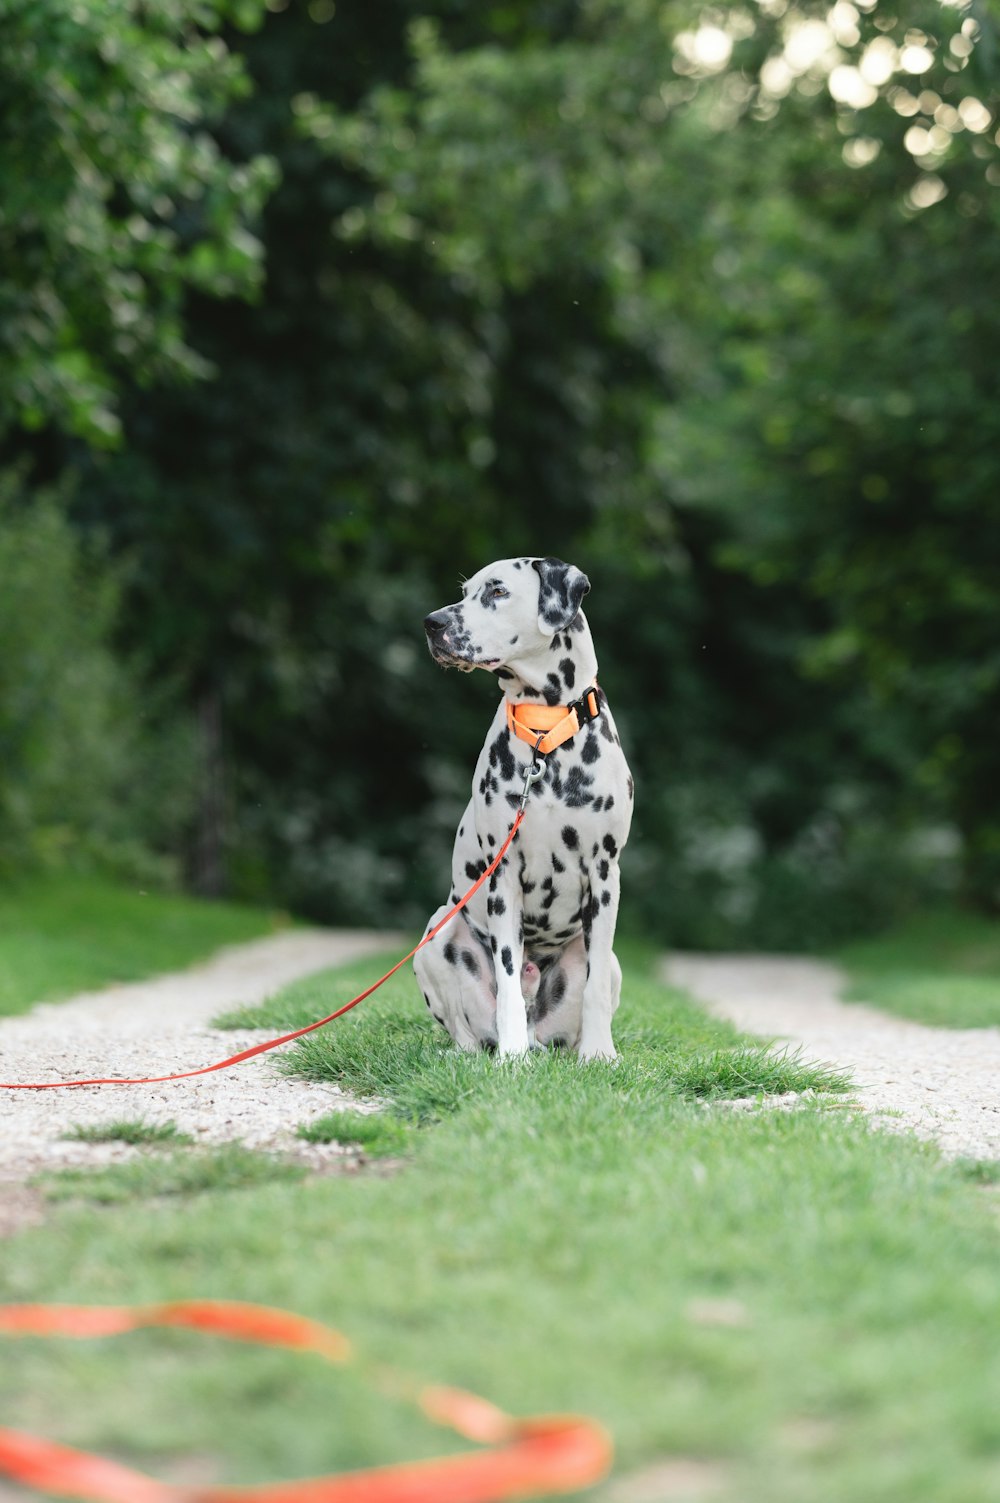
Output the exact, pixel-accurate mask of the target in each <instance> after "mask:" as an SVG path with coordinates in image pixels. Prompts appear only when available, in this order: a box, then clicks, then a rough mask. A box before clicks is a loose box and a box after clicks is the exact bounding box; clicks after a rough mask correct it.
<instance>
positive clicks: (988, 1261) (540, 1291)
mask: <svg viewBox="0 0 1000 1503" xmlns="http://www.w3.org/2000/svg"><path fill="white" fill-rule="evenodd" d="M359 970H361V971H365V972H366V973H367V970H368V968H367V967H360V968H359V967H352V968H351V970H350V971H348V972H345V973H342V974H341V975H339V976H337V977H327V978H325V979H322V980H319V981H313V982H311V983H308V984H303V985H300V986H298V987H296V988H294V989H292V990H291V991H290V992H289V993H286V994H285V996H284V997H283V998H282V999H279V1003H278V1006H277V1008H276V1009H275V1010H274V1011H273V1012H272V1013H271V1014H270V1019H271V1021H270V1024H269V1026H273V1025H274V1018H275V1017H277V1016H278V1015H279V1014H280V1016H281V1018H282V1022H285V1021H292V1020H293V1019H292V1015H293V1014H296V1015H301V1014H305V1013H310V1012H311V1013H312V1015H313V1016H320V1015H322V1014H323V1013H325V1012H328V1011H330V1010H331V1008H332V1007H333V1006H334V1005H335V1004H336V1003H337V1001H342V1000H344V999H345V998H346V997H348V996H350V995H351V994H352V992H353V991H354V990H356V989H357V982H358V975H359ZM652 974H653V973H652V970H651V969H649V970H644V969H643V968H642V966H641V965H640V957H638V956H637V955H635V954H633V955H632V956H631V957H630V958H629V960H628V962H627V964H626V981H625V997H624V1001H623V1004H622V1009H621V1013H620V1015H619V1025H618V1027H617V1030H616V1032H617V1038H618V1043H619V1047H620V1048H621V1049H622V1051H623V1057H622V1060H621V1062H620V1063H619V1064H618V1065H617V1066H607V1065H592V1066H587V1067H580V1066H579V1065H578V1064H577V1062H576V1061H575V1060H574V1059H572V1058H567V1057H565V1056H564V1055H559V1054H552V1055H543V1056H538V1057H533V1058H531V1059H529V1060H527V1061H525V1062H523V1063H521V1064H518V1065H509V1064H498V1063H497V1062H496V1061H494V1060H491V1059H486V1058H478V1057H477V1058H473V1059H469V1058H463V1057H459V1056H457V1055H456V1054H455V1053H454V1052H453V1051H452V1050H451V1049H450V1048H448V1047H446V1046H445V1041H444V1039H443V1035H441V1034H440V1032H439V1031H438V1030H436V1029H435V1028H434V1027H433V1025H430V1024H429V1023H428V1021H427V1019H426V1014H425V1010H424V1008H423V1006H422V1004H421V1002H420V1000H419V996H418V994H417V991H416V987H415V985H414V984H413V982H412V980H411V981H410V982H409V984H408V985H407V984H406V983H405V982H402V981H401V982H399V984H398V986H394V987H393V990H392V991H391V992H390V994H389V996H388V997H385V995H384V994H380V996H379V999H378V1001H377V1002H376V1000H375V999H373V1000H372V1002H371V1003H366V1004H363V1005H362V1007H361V1008H360V1009H358V1010H357V1011H356V1012H355V1013H352V1014H351V1015H350V1016H349V1017H348V1018H346V1019H344V1020H343V1021H342V1022H339V1023H336V1024H334V1025H332V1026H331V1028H330V1029H328V1030H324V1031H323V1033H324V1034H325V1036H326V1038H327V1041H328V1043H327V1047H326V1048H325V1049H324V1050H323V1051H321V1053H319V1054H314V1053H312V1052H307V1051H305V1050H302V1049H301V1047H300V1046H299V1047H297V1050H296V1051H293V1052H292V1059H293V1061H294V1066H293V1067H294V1068H297V1069H308V1071H309V1072H310V1073H315V1072H316V1071H317V1070H319V1069H322V1070H324V1071H326V1072H327V1073H328V1075H329V1077H330V1078H335V1079H337V1080H339V1081H341V1082H342V1083H343V1084H345V1085H347V1086H350V1087H352V1088H356V1089H358V1090H359V1091H360V1092H362V1093H364V1094H367V1095H369V1096H370V1095H373V1094H374V1095H378V1096H381V1097H383V1098H384V1099H387V1100H389V1101H390V1102H391V1111H390V1120H391V1121H393V1122H399V1123H403V1124H404V1125H405V1127H406V1131H407V1132H408V1134H409V1148H408V1154H407V1160H406V1162H405V1164H404V1166H403V1167H402V1169H401V1170H400V1171H399V1172H398V1173H396V1174H394V1175H392V1176H388V1177H386V1176H379V1175H367V1174H364V1173H361V1174H358V1175H354V1176H347V1177H332V1178H327V1179H307V1180H306V1181H305V1182H302V1183H296V1182H289V1181H287V1180H284V1179H280V1180H273V1181H268V1182H266V1183H260V1184H256V1185H247V1184H245V1183H244V1184H242V1186H241V1185H240V1184H239V1181H238V1179H237V1181H236V1182H235V1183H234V1187H233V1188H231V1189H229V1190H227V1191H226V1192H225V1193H222V1192H221V1190H218V1189H217V1190H215V1191H214V1192H213V1193H206V1189H207V1188H210V1187H206V1186H205V1185H204V1184H202V1185H200V1186H195V1187H188V1188H185V1187H184V1186H179V1187H178V1188H177V1189H176V1190H175V1191H174V1192H173V1193H169V1194H168V1193H165V1191H164V1189H163V1185H162V1182H161V1183H160V1185H159V1187H156V1186H155V1185H154V1184H152V1183H147V1184H146V1185H144V1186H141V1187H140V1186H135V1187H133V1190H132V1198H131V1199H130V1200H127V1201H125V1202H124V1203H121V1204H117V1205H115V1204H112V1205H109V1206H107V1207H100V1208H97V1207H80V1206H78V1205H72V1204H71V1205H68V1206H65V1207H62V1208H57V1209H56V1210H55V1211H54V1212H53V1214H52V1219H51V1220H50V1222H49V1224H48V1225H47V1226H45V1227H42V1228H40V1229H38V1230H36V1231H31V1232H26V1233H24V1234H22V1235H21V1236H20V1237H18V1238H16V1239H14V1240H13V1241H11V1242H9V1243H7V1244H6V1245H5V1248H4V1257H3V1260H2V1262H0V1297H2V1298H5V1299H9V1300H60V1301H93V1302H100V1303H113V1302H128V1301H153V1300H161V1299H169V1298H181V1297H194V1296H216V1297H223V1298H230V1299H256V1300H262V1301H266V1302H270V1303H273V1304H278V1305H283V1306H287V1307H290V1308H293V1309H297V1310H300V1311H302V1312H303V1313H305V1314H308V1315H312V1316H314V1317H317V1318H320V1319H323V1320H327V1321H329V1322H330V1323H331V1324H333V1325H335V1326H337V1327H339V1328H340V1329H342V1330H344V1331H345V1333H346V1334H347V1335H348V1336H349V1337H351V1338H352V1340H353V1341H354V1342H355V1343H356V1344H357V1346H358V1348H359V1350H360V1351H361V1353H363V1354H364V1357H365V1359H366V1360H367V1362H368V1364H369V1368H368V1371H369V1372H372V1373H374V1372H377V1371H378V1369H379V1368H380V1367H381V1366H382V1365H385V1364H388V1365H391V1366H393V1367H395V1368H397V1369H401V1370H402V1371H403V1372H407V1373H411V1374H414V1375H417V1376H419V1377H422V1378H428V1379H431V1380H434V1381H440V1382H452V1383H457V1384H460V1385H464V1386H467V1387H470V1388H472V1389H474V1390H475V1391H477V1392H480V1393H482V1394H484V1395H486V1396H488V1397H490V1398H492V1399H494V1400H495V1401H496V1402H498V1403H500V1404H502V1405H504V1406H505V1407H507V1408H509V1409H510V1410H512V1411H514V1412H516V1413H521V1414H530V1413H537V1412H545V1411H549V1412H558V1411H567V1410H578V1411H582V1412H584V1413H590V1414H593V1415H595V1416H596V1417H598V1418H599V1419H601V1420H603V1421H604V1422H605V1423H606V1424H607V1425H608V1426H609V1427H610V1429H611V1431H612V1433H613V1435H614V1437H615V1441H616V1446H617V1463H616V1470H617V1473H618V1476H619V1477H622V1476H626V1475H627V1474H628V1473H629V1472H630V1471H632V1470H634V1469H642V1468H646V1467H652V1466H656V1465H658V1464H661V1463H664V1462H667V1461H669V1460H670V1459H671V1458H674V1457H686V1458H695V1459H700V1460H703V1461H705V1462H707V1463H711V1464H714V1465H717V1466H718V1468H719V1476H720V1477H721V1479H722V1489H721V1491H720V1492H719V1493H718V1494H717V1495H713V1496H718V1497H719V1498H720V1499H721V1500H722V1503H802V1500H804V1499H808V1500H809V1503H843V1500H844V1499H857V1500H861V1503H914V1499H919V1500H920V1503H993V1500H995V1499H996V1497H997V1496H998V1494H1000V1301H998V1299H997V1266H998V1258H1000V1247H998V1240H1000V1227H998V1223H997V1219H996V1216H995V1212H994V1209H993V1208H994V1206H995V1194H994V1192H993V1191H991V1190H989V1189H985V1190H984V1189H982V1188H980V1187H979V1185H978V1184H977V1183H976V1182H974V1181H970V1180H969V1179H968V1178H966V1177H964V1175H963V1173H962V1172H961V1171H956V1170H955V1169H954V1168H952V1167H950V1166H948V1165H946V1164H944V1163H942V1161H941V1160H940V1159H939V1158H938V1156H937V1155H936V1154H935V1153H934V1151H933V1150H932V1149H930V1148H929V1147H927V1146H926V1145H922V1144H920V1143H917V1142H915V1141H911V1140H908V1139H905V1138H897V1137H895V1136H891V1135H888V1134H885V1135H882V1134H876V1133H872V1132H870V1131H869V1130H867V1128H866V1127H865V1124H864V1122H863V1120H861V1119H860V1117H859V1115H858V1114H857V1113H855V1112H854V1111H853V1110H851V1109H850V1108H849V1107H848V1108H847V1109H845V1098H844V1097H843V1096H840V1095H836V1094H831V1093H829V1092H823V1091H822V1090H821V1087H822V1086H823V1085H824V1084H826V1085H829V1084H833V1083H835V1082H830V1081H826V1082H824V1081H822V1080H816V1079H815V1078H812V1080H811V1083H809V1082H810V1076H809V1075H808V1073H807V1072H806V1071H804V1070H803V1069H802V1067H801V1066H800V1065H798V1064H797V1063H796V1062H795V1061H794V1060H785V1061H784V1062H781V1061H779V1062H778V1064H777V1065H772V1066H768V1065H767V1063H766V1057H765V1053H764V1051H761V1050H760V1049H757V1048H754V1047H753V1046H752V1045H750V1044H749V1043H748V1041H747V1040H745V1039H741V1038H740V1036H739V1035H737V1034H736V1033H735V1032H734V1031H733V1030H731V1029H728V1028H726V1027H725V1026H723V1025H721V1024H718V1023H716V1022H714V1021H712V1020H710V1019H708V1018H706V1016H705V1015H704V1014H702V1013H701V1012H700V1011H699V1010H698V1009H697V1008H695V1007H693V1006H692V1005H691V1004H690V1003H688V1002H687V1001H685V999H684V998H683V997H681V996H679V995H678V994H677V993H676V992H673V991H669V990H667V989H665V988H663V987H662V986H660V985H658V984H657V983H656V982H655V981H654V980H653V979H652ZM386 990H387V991H388V990H389V989H388V988H387V989H386ZM282 1010H283V1011H282ZM279 1026H280V1025H279ZM313 1050H315V1041H314V1042H313V1043H311V1045H310V1051H313ZM734 1062H735V1063H734ZM792 1082H795V1083H797V1084H799V1085H800V1086H806V1085H807V1083H809V1084H808V1088H809V1089H813V1090H816V1091H817V1092H818V1094H817V1095H815V1096H811V1097H807V1098H806V1101H805V1103H804V1105H803V1106H802V1107H801V1108H799V1109H797V1110H794V1111H790V1112H776V1111H768V1110H757V1111H740V1112H732V1111H726V1110H724V1109H723V1107H722V1105H721V1102H722V1101H724V1100H725V1099H726V1098H727V1097H729V1096H731V1095H732V1094H733V1093H734V1092H741V1093H742V1092H743V1091H745V1090H756V1089H758V1088H773V1087H774V1086H775V1085H779V1086H780V1087H781V1088H787V1086H788V1085H789V1084H790V1083H792ZM716 1103H719V1104H716ZM416 1123H422V1124H423V1125H422V1126H416V1125H415V1124H416ZM156 1157H157V1161H158V1162H162V1158H163V1156H161V1155H158V1156H156ZM186 1157H187V1158H188V1159H189V1158H190V1157H191V1156H190V1155H188V1156H186ZM124 1167H126V1168H127V1167H130V1166H124ZM120 1175H121V1171H118V1182H119V1183H120V1182H121V1180H120ZM195 1190H200V1191H201V1193H194V1192H195ZM139 1194H142V1195H150V1196H153V1197H155V1198H153V1199H147V1200H144V1201H140V1200H138V1199H137V1198H136V1196H137V1195H139ZM15 1355H16V1361H11V1362H9V1363H0V1412H3V1414H4V1416H5V1418H4V1423H5V1424H9V1425H11V1426H16V1427H20V1428H23V1429H27V1430H35V1431H41V1432H42V1433H47V1434H50V1435H54V1436H56V1437H58V1438H60V1439H62V1440H63V1441H65V1442H68V1443H70V1444H75V1445H85V1446H88V1447H91V1448H94V1449H98V1450H101V1451H104V1452H106V1453H112V1454H114V1455H116V1456H118V1457H120V1458H121V1459H123V1460H126V1461H131V1462H133V1463H135V1464H138V1465H140V1466H144V1467H146V1468H148V1469H149V1470H152V1471H154V1472H159V1474H161V1475H163V1474H165V1473H168V1472H169V1471H170V1469H171V1467H179V1466H180V1465H182V1463H184V1462H185V1460H187V1461H189V1462H190V1461H197V1462H198V1463H199V1464H200V1465H202V1466H206V1465H207V1466H210V1467H211V1469H212V1470H213V1471H214V1473H215V1476H216V1477H217V1480H219V1481H223V1482H225V1481H233V1482H240V1481H244V1482H255V1481H257V1482H259V1481H263V1480H266V1479H269V1478H276V1477H281V1476H302V1475H309V1474H313V1473H318V1472H323V1471H327V1470H333V1469H340V1468H345V1469H346V1468H352V1467H358V1466H365V1465H372V1464H376V1463H386V1462H391V1461H396V1460H402V1459H404V1458H406V1457H409V1456H418V1455H427V1454H432V1453H434V1452H435V1451H437V1450H440V1449H443V1448H448V1447H449V1446H450V1444H451V1442H450V1441H449V1439H448V1437H447V1436H446V1435H444V1436H443V1435H442V1434H441V1433H439V1432H437V1431H435V1430H434V1429H433V1428H432V1427H431V1426H429V1425H428V1424H426V1423H424V1422H423V1421H422V1420H420V1419H419V1417H417V1416H415V1415H413V1414H411V1413H410V1411H409V1410H408V1409H406V1408H405V1407H403V1406H402V1405H400V1404H398V1403H397V1402H396V1401H394V1400H390V1399H386V1398H385V1397H383V1396H381V1395H380V1393H379V1392H377V1391H373V1389H372V1388H371V1387H369V1386H367V1385H366V1383H365V1381H364V1376H365V1375H364V1371H359V1370H358V1369H357V1368H348V1369H346V1370H344V1371H338V1370H330V1369H326V1368H325V1367H323V1365H322V1364H320V1363H318V1362H315V1361H312V1360H310V1359H307V1358H302V1357H298V1358H296V1357H294V1356H293V1355H291V1354H287V1353H279V1352H257V1351H255V1350H253V1349H252V1348H247V1347H232V1346H227V1345H226V1344H224V1343H221V1342H215V1341H212V1340H210V1339H207V1338H198V1337H196V1336H194V1335H192V1334H190V1333H181V1332H168V1333H162V1334H161V1333H153V1332H147V1333H140V1334H136V1335H134V1336H131V1337H128V1338H122V1339H118V1340H113V1341H111V1340H109V1341H86V1342H73V1343H59V1342H43V1341H40V1340H24V1341H21V1342H19V1343H18V1347H17V1352H16V1354H15ZM592 1496H593V1497H594V1498H595V1500H598V1499H599V1500H602V1503H603V1500H610V1496H611V1495H610V1491H609V1490H608V1489H598V1490H597V1492H596V1493H595V1494H593V1495H592ZM671 1496H672V1495H671V1494H669V1493H667V1492H664V1494H663V1496H662V1497H661V1496H659V1495H657V1496H656V1503H668V1499H669V1498H670V1497H671Z"/></svg>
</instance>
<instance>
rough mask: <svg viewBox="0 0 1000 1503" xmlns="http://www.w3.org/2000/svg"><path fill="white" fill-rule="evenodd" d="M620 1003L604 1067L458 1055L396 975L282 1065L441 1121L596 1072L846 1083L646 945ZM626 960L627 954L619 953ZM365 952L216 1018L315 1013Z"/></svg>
mask: <svg viewBox="0 0 1000 1503" xmlns="http://www.w3.org/2000/svg"><path fill="white" fill-rule="evenodd" d="M629 953H631V954H632V955H633V956H634V963H633V965H632V968H631V972H630V988H629V1006H628V1009H627V1010H626V1013H625V1017H624V1019H623V1021H622V1023H621V1025H620V1027H619V1028H618V1029H617V1030H616V1036H617V1039H618V1044H619V1048H620V1050H621V1055H622V1057H621V1059H620V1060H619V1061H618V1063H617V1064H616V1065H614V1066H613V1067H612V1068H611V1069H610V1070H608V1069H607V1068H606V1067H603V1066H600V1065H598V1066H595V1067H593V1068H592V1069H584V1070H581V1068H580V1065H579V1063H578V1061H577V1059H576V1056H575V1055H573V1054H568V1053H566V1052H564V1051H560V1050H546V1051H541V1052H539V1053H537V1054H532V1055H530V1056H529V1057H528V1058H527V1059H525V1060H522V1061H518V1062H517V1063H504V1064H499V1063H498V1062H497V1061H496V1060H494V1059H493V1058H492V1057H491V1056H490V1055H487V1054H475V1055H468V1054H462V1053H460V1052H459V1051H458V1050H456V1049H454V1048H453V1047H452V1045H451V1043H450V1041H449V1039H448V1037H447V1035H446V1034H445V1033H444V1031H443V1030H442V1029H441V1028H440V1027H439V1026H438V1025H437V1024H436V1023H434V1022H433V1021H432V1020H431V1019H430V1018H429V1017H428V1016H427V1014H426V1012H424V1011H421V1012H418V1013H417V1015H416V1016H415V1015H414V1007H413V979H412V976H411V975H410V974H409V972H407V971H404V972H398V973H397V974H396V975H395V976H394V977H392V979H391V980H390V981H389V982H387V983H386V985H385V986H384V987H383V988H382V989H381V991H379V992H378V993H376V995H375V996H374V997H372V998H370V999H369V1000H368V1001H367V1002H364V1003H362V1005H361V1007H359V1008H357V1009H356V1010H355V1011H354V1012H351V1013H348V1014H347V1015H346V1016H345V1017H343V1018H340V1019H338V1020H337V1022H335V1023H332V1024H330V1025H329V1027H327V1028H324V1029H320V1030H319V1031H318V1032H317V1033H312V1034H309V1035H307V1037H306V1038H304V1039H300V1040H299V1042H298V1043H297V1044H296V1045H295V1047H294V1048H293V1049H291V1050H290V1051H289V1052H288V1053H287V1054H285V1055H283V1056H282V1058H281V1062H280V1063H281V1068H282V1069H284V1070H287V1071H288V1072H289V1073H290V1074H294V1075H301V1076H303V1077H305V1078H306V1079H309V1080H326V1081H329V1082H330V1083H331V1084H334V1085H338V1086H340V1087H342V1088H344V1089H346V1090H349V1091H350V1092H351V1093H352V1095H354V1096H362V1097H369V1098H370V1097H375V1098H378V1099H380V1100H383V1101H385V1102H386V1103H387V1105H388V1109H389V1110H390V1111H391V1112H393V1113H394V1114H395V1115H396V1116H398V1117H399V1118H401V1119H403V1120H406V1121H410V1122H417V1123H426V1122H432V1121H437V1120H440V1119H441V1118H442V1117H445V1116H448V1115H450V1114H451V1113H453V1112H456V1111H458V1110H459V1109H460V1108H461V1107H462V1105H463V1104H464V1103H465V1102H467V1101H470V1100H472V1099H475V1098H477V1097H479V1096H480V1095H481V1093H482V1092H483V1091H487V1092H492V1091H494V1090H495V1089H497V1086H498V1082H499V1083H500V1088H501V1089H502V1091H503V1092H504V1093H505V1094H507V1095H510V1094H513V1095H515V1096H517V1095H519V1094H525V1095H528V1096H532V1095H534V1094H536V1093H537V1092H538V1091H544V1090H552V1091H554V1092H556V1093H562V1094H566V1093H568V1094H569V1096H571V1097H579V1099H580V1101H581V1103H585V1102H586V1101H587V1099H588V1097H589V1095H590V1093H591V1088H592V1084H593V1081H594V1079H595V1076H597V1075H606V1076H607V1079H608V1081H609V1082H610V1090H611V1092H612V1094H614V1095H619V1096H622V1097H625V1098H627V1099H629V1100H635V1099H638V1098H639V1097H641V1096H645V1095H650V1096H652V1097H653V1098H660V1097H662V1096H664V1095H677V1096H682V1097H688V1098H693V1099H704V1100H712V1099H713V1098H732V1097H742V1096H757V1095H761V1096H762V1095H782V1094H785V1093H786V1092H789V1091H843V1090H846V1089H847V1088H848V1085H849V1081H848V1078H847V1077H846V1076H844V1075H840V1074H837V1073H836V1072H834V1071H830V1070H827V1069H824V1068H823V1067H822V1066H820V1065H814V1064H809V1063H805V1062H803V1061H802V1060H800V1059H799V1058H798V1057H797V1056H796V1055H795V1054H793V1053H790V1052H789V1051H787V1050H779V1051H774V1050H772V1049H769V1048H767V1047H766V1046H764V1045H761V1044H758V1043H755V1042H754V1041H752V1040H748V1039H747V1038H746V1037H745V1036H744V1035H742V1034H740V1033H738V1032H737V1031H736V1029H735V1028H733V1027H731V1026H730V1025H729V1024H728V1023H725V1022H722V1021H720V1020H716V1019H713V1018H710V1017H708V1015H707V1014H706V1013H705V1012H704V1011H703V1010H702V1009H701V1008H699V1007H698V1006H696V1005H695V1004H694V1003H692V1002H690V1001H689V1000H688V999H687V998H685V997H684V996H683V995H682V994H681V993H679V992H676V991H668V990H666V989H665V988H664V987H662V986H661V985H659V984H658V983H657V982H656V980H655V979H654V978H653V976H652V974H651V973H648V967H647V966H646V964H645V961H644V958H643V956H644V952H642V951H641V949H636V948H632V949H631V951H630V952H629ZM626 958H627V957H626ZM371 970H372V963H371V960H370V959H369V960H367V961H361V962H358V963H356V964H354V965H352V966H348V967H344V968H340V969H338V970H335V971H324V972H320V973H318V974H317V975H314V976H309V977H307V978H306V979H305V980H303V981H299V982H295V983H294V984H293V985H291V986H289V987H287V988H286V989H285V990H284V991H282V992H281V993H280V994H279V995H278V996H277V997H274V998H272V999H271V1000H269V1001H268V1002H265V1003H263V1004H262V1005H261V1006H259V1007H254V1008H243V1009H241V1010H240V1011H239V1012H237V1013H230V1014H227V1015H226V1016H225V1017H224V1018H222V1019H219V1020H217V1024H216V1026H221V1027H239V1028H267V1029H273V1030H274V1031H275V1032H282V1031H291V1030H293V1029H295V1028H300V1027H302V1026H303V1025H304V1024H306V1023H309V1022H311V1021H313V1020H314V1019H316V1018H320V1017H324V1016H325V1015H326V1014H327V1013H329V1012H332V1011H333V1010H334V1009H335V1008H336V1007H338V1006H339V1005H341V1004H342V1003H343V1002H344V1001H346V1000H348V999H349V998H350V997H351V996H353V995H354V994H355V993H356V992H358V991H360V990H361V989H362V988H363V987H364V985H365V984H366V982H367V981H369V980H370V979H371Z"/></svg>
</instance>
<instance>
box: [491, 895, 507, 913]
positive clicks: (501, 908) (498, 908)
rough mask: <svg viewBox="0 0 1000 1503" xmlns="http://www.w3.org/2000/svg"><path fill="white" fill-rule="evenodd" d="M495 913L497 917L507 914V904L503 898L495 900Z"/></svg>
mask: <svg viewBox="0 0 1000 1503" xmlns="http://www.w3.org/2000/svg"><path fill="white" fill-rule="evenodd" d="M493 912H494V913H495V914H497V915H499V914H501V913H506V912H507V904H506V903H505V902H504V900H503V898H494V899H493Z"/></svg>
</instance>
